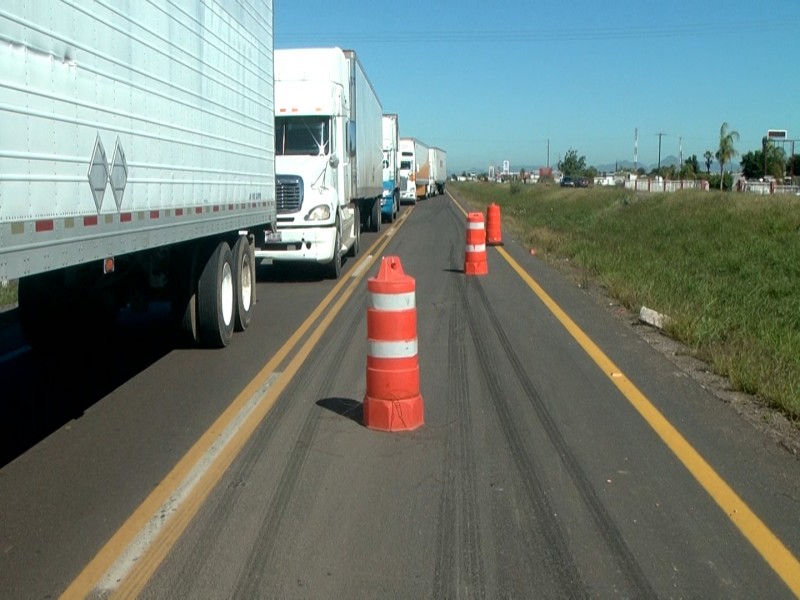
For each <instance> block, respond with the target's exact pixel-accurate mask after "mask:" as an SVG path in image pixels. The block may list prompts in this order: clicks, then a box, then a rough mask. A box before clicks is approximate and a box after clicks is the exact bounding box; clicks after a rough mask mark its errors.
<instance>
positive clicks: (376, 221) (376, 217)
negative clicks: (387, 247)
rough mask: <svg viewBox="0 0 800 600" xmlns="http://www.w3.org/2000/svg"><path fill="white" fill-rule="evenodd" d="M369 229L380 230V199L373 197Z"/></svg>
mask: <svg viewBox="0 0 800 600" xmlns="http://www.w3.org/2000/svg"><path fill="white" fill-rule="evenodd" d="M369 220H370V224H369V225H370V227H369V230H370V231H374V232H378V231H380V230H381V201H380V199H379V198H375V199H374V200H373V201H372V208H371V209H370V219H369Z"/></svg>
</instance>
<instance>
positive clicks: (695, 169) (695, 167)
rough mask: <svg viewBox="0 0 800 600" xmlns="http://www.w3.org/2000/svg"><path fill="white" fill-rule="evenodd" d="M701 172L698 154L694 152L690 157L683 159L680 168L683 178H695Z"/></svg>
mask: <svg viewBox="0 0 800 600" xmlns="http://www.w3.org/2000/svg"><path fill="white" fill-rule="evenodd" d="M699 172H700V163H699V162H698V160H697V155H696V154H692V156H691V157H690V158H687V159H686V160H685V161H683V164H682V165H681V170H680V177H681V179H694V178H695V176H696V175H697V174H698V173H699Z"/></svg>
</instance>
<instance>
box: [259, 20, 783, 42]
mask: <svg viewBox="0 0 800 600" xmlns="http://www.w3.org/2000/svg"><path fill="white" fill-rule="evenodd" d="M797 25H798V24H797V23H793V22H791V21H789V22H785V21H780V20H777V21H744V22H731V23H725V24H723V25H720V24H719V23H686V24H676V25H658V26H625V27H595V28H587V29H572V28H570V29H539V30H517V31H513V30H511V31H508V30H503V31H501V30H487V31H481V30H477V29H470V30H454V31H441V30H440V31H437V33H436V35H435V36H430V35H429V34H428V33H420V32H419V31H406V32H397V36H398V38H400V39H403V40H405V41H415V42H417V41H419V42H422V41H425V42H432V43H437V42H438V43H455V42H470V43H481V42H482V43H494V42H534V43H535V42H564V41H568V42H570V41H572V42H574V41H592V40H609V39H614V40H619V39H645V38H646V39H651V38H677V37H708V36H714V35H716V36H721V35H725V36H727V35H729V34H730V32H731V31H732V30H734V31H737V30H738V31H747V32H748V33H765V32H775V31H781V30H791V31H794V30H795V28H796V27H797ZM275 39H276V43H280V42H283V41H284V40H285V41H286V42H290V43H292V44H293V45H297V44H302V43H306V42H308V41H309V40H311V41H313V42H314V43H323V42H326V41H330V42H331V43H337V42H341V41H342V40H348V41H351V42H359V43H381V44H385V43H386V37H385V36H384V35H383V34H381V33H364V32H363V31H361V32H349V33H337V34H331V33H330V32H324V33H323V32H311V33H309V32H308V31H302V32H291V31H288V32H287V31H284V32H282V33H276V35H275Z"/></svg>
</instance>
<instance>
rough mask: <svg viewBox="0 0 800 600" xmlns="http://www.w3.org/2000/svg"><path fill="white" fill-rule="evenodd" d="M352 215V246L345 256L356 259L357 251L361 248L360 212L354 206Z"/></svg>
mask: <svg viewBox="0 0 800 600" xmlns="http://www.w3.org/2000/svg"><path fill="white" fill-rule="evenodd" d="M354 211H355V212H354V214H353V237H354V238H355V239H354V240H353V245H352V246H350V251H349V252H348V253H347V256H352V257H356V256H358V251H359V250H360V248H361V211H360V210H359V208H358V207H357V206H356V207H355V209H354Z"/></svg>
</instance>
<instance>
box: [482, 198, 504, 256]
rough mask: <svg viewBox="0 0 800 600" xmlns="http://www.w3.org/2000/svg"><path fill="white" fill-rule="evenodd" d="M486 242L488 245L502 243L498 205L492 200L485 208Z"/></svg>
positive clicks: (500, 244) (499, 244)
mask: <svg viewBox="0 0 800 600" xmlns="http://www.w3.org/2000/svg"><path fill="white" fill-rule="evenodd" d="M486 243H487V244H488V245H489V246H502V245H503V234H502V232H501V231H500V206H499V205H497V204H495V203H494V202H492V203H491V204H490V205H489V206H488V207H487V208H486Z"/></svg>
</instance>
